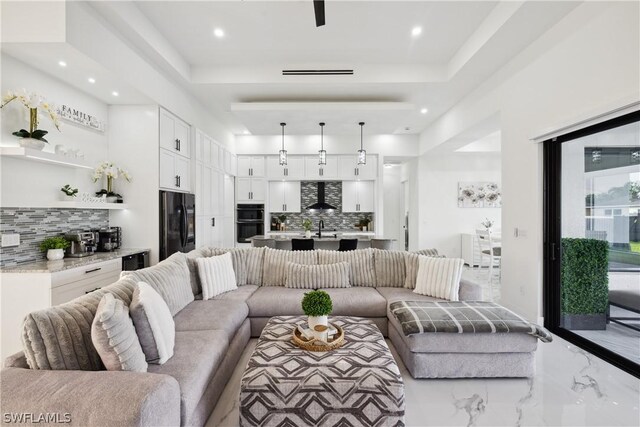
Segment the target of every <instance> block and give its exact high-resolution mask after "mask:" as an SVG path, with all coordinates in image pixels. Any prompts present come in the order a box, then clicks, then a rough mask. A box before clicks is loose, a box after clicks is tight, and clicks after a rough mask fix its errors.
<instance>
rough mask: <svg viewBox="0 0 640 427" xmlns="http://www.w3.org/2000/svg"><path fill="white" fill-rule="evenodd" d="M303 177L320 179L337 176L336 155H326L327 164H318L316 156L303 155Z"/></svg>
mask: <svg viewBox="0 0 640 427" xmlns="http://www.w3.org/2000/svg"><path fill="white" fill-rule="evenodd" d="M304 160H305V162H304V163H305V168H304V172H305V175H304V176H305V179H308V180H314V181H322V180H329V179H336V178H337V177H338V156H327V164H326V165H319V164H318V156H305V158H304Z"/></svg>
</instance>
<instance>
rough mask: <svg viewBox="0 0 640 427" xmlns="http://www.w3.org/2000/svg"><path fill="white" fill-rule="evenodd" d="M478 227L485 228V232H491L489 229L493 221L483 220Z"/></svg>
mask: <svg viewBox="0 0 640 427" xmlns="http://www.w3.org/2000/svg"><path fill="white" fill-rule="evenodd" d="M480 225H482V226H483V227H484V228H486V229H487V231H491V227H493V221H491V220H490V219H489V218H485V219H484V221H482V222H481V223H480Z"/></svg>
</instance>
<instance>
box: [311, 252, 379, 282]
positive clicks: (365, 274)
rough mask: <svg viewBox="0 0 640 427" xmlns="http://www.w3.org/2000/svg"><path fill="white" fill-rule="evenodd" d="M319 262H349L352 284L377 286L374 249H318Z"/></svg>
mask: <svg viewBox="0 0 640 427" xmlns="http://www.w3.org/2000/svg"><path fill="white" fill-rule="evenodd" d="M316 252H318V264H335V263H337V262H348V263H349V265H350V268H349V271H350V273H349V282H350V283H351V286H370V287H375V286H376V273H375V268H374V264H373V249H371V248H367V249H356V250H355V251H345V252H339V251H326V250H318V251H316Z"/></svg>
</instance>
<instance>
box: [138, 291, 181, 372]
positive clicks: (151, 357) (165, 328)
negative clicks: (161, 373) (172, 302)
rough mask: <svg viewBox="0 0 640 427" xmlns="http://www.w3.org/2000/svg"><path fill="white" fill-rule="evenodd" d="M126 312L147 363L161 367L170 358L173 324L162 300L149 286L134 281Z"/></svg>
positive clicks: (173, 343) (172, 342) (171, 354)
mask: <svg viewBox="0 0 640 427" xmlns="http://www.w3.org/2000/svg"><path fill="white" fill-rule="evenodd" d="M129 312H130V314H131V318H132V319H133V325H134V326H135V327H136V334H138V340H139V341H140V345H141V346H142V351H143V352H144V355H145V358H146V359H147V362H148V363H155V364H158V365H162V364H163V363H164V362H166V361H167V360H169V359H170V358H171V356H173V347H174V345H175V342H176V325H175V323H174V322H173V317H171V311H169V306H168V305H167V303H166V302H165V300H164V299H163V298H162V297H161V296H160V294H159V293H158V292H156V290H155V289H153V287H151V285H149V284H147V283H145V282H138V286H136V289H135V290H134V291H133V297H132V298H131V305H130V306H129Z"/></svg>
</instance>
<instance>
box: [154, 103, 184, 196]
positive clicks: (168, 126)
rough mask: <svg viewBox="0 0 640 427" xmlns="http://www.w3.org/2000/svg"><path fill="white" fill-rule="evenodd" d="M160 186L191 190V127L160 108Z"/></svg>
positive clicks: (167, 188)
mask: <svg viewBox="0 0 640 427" xmlns="http://www.w3.org/2000/svg"><path fill="white" fill-rule="evenodd" d="M160 188H162V189H165V190H170V191H182V192H187V193H188V192H190V191H191V127H190V126H189V125H188V124H187V123H185V122H184V121H183V120H181V119H179V118H178V117H176V116H175V115H173V114H171V113H170V112H168V111H167V110H165V109H163V108H160Z"/></svg>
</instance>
